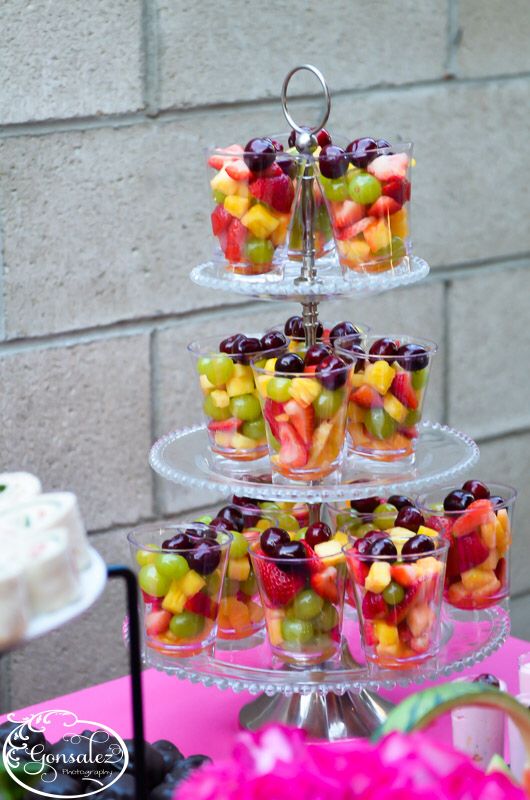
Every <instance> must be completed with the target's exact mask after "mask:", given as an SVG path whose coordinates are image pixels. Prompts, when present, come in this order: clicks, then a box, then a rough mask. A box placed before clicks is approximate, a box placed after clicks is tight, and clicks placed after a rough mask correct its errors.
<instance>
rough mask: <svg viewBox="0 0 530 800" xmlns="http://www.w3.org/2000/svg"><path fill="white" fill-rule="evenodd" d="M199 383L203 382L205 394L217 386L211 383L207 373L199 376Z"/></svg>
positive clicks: (202, 386) (202, 387)
mask: <svg viewBox="0 0 530 800" xmlns="http://www.w3.org/2000/svg"><path fill="white" fill-rule="evenodd" d="M199 383H200V384H201V389H202V391H203V393H204V394H210V392H211V391H212V389H215V386H214V385H213V383H210V381H209V380H208V378H207V377H206V375H200V376H199Z"/></svg>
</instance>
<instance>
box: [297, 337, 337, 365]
mask: <svg viewBox="0 0 530 800" xmlns="http://www.w3.org/2000/svg"><path fill="white" fill-rule="evenodd" d="M330 355H331V350H330V348H329V347H328V346H327V345H325V344H322V342H317V343H316V344H312V345H311V347H310V348H309V350H308V351H307V353H306V354H305V357H304V364H305V366H306V367H313V366H316V365H318V364H320V362H321V361H323V360H324V359H325V358H327V357H328V356H330Z"/></svg>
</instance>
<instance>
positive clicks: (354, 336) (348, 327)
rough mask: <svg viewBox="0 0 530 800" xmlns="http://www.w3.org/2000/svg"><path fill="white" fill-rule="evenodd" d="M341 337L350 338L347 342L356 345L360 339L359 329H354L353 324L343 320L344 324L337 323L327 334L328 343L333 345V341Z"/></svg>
mask: <svg viewBox="0 0 530 800" xmlns="http://www.w3.org/2000/svg"><path fill="white" fill-rule="evenodd" d="M342 336H348V337H350V338H349V340H348V341H352V342H356V343H357V344H358V343H359V342H360V341H361V338H362V336H361V332H360V330H359V328H356V327H355V325H354V324H353V322H348V321H347V320H344V322H337V324H336V325H334V326H333V328H332V329H331V331H330V333H329V341H330V342H331V344H333V343H334V341H335V339H339V338H341V337H342Z"/></svg>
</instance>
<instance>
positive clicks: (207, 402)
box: [203, 394, 231, 422]
mask: <svg viewBox="0 0 530 800" xmlns="http://www.w3.org/2000/svg"><path fill="white" fill-rule="evenodd" d="M203 409H204V413H205V414H206V416H207V417H211V418H212V419H215V420H217V422H221V421H222V420H223V419H230V417H231V414H230V409H229V408H228V407H227V408H219V406H216V405H215V403H214V401H213V400H212V396H211V395H210V394H209V395H208V396H207V397H205V398H204V404H203Z"/></svg>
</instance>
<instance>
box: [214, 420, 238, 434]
mask: <svg viewBox="0 0 530 800" xmlns="http://www.w3.org/2000/svg"><path fill="white" fill-rule="evenodd" d="M242 424H243V420H242V419H237V417H230V419H221V420H215V419H212V420H210V422H209V423H208V430H209V431H213V433H215V431H227V432H228V433H230V431H233V432H234V433H235V432H236V431H237V430H239V428H240V427H241V426H242Z"/></svg>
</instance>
